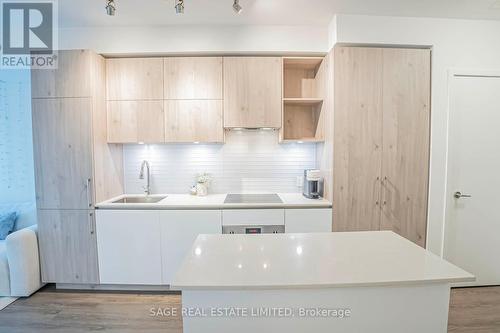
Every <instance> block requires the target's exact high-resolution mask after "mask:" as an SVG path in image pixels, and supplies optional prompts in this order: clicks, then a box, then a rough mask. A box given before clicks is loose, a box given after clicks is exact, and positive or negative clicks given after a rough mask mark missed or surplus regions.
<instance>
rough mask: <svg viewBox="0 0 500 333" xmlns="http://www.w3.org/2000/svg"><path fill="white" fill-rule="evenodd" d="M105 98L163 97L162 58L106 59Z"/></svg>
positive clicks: (159, 98) (114, 99)
mask: <svg viewBox="0 0 500 333" xmlns="http://www.w3.org/2000/svg"><path fill="white" fill-rule="evenodd" d="M106 83H107V89H106V90H107V100H109V101H128V100H161V99H163V58H119V59H118V58H117V59H106Z"/></svg>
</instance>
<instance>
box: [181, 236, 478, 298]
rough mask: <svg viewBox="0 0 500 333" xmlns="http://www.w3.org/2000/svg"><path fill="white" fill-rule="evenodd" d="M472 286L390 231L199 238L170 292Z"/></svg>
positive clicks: (464, 276) (454, 270)
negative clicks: (444, 284) (383, 286)
mask: <svg viewBox="0 0 500 333" xmlns="http://www.w3.org/2000/svg"><path fill="white" fill-rule="evenodd" d="M474 279H475V278H474V276H473V275H471V274H469V273H468V272H466V271H464V270H462V269H460V268H458V267H456V266H454V265H452V264H451V263H449V262H447V261H445V260H443V259H441V258H439V257H438V256H436V255H434V254H432V253H431V252H429V251H427V250H425V249H423V248H421V247H419V246H418V245H416V244H414V243H412V242H410V241H408V240H406V239H404V238H402V237H401V236H399V235H397V234H395V233H393V232H391V231H370V232H340V233H312V234H277V235H276V234H262V235H200V236H198V238H197V239H196V241H195V243H194V244H193V247H192V249H191V251H190V252H189V254H188V255H187V256H186V257H185V259H184V261H183V263H182V265H181V267H180V269H179V270H178V271H177V274H176V276H175V278H174V281H173V283H172V285H171V288H172V289H178V290H186V289H282V288H329V287H352V286H377V285H378V286H380V285H401V284H414V283H435V282H444V283H452V282H470V281H474Z"/></svg>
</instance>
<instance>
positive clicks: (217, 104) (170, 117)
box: [165, 100, 224, 142]
mask: <svg viewBox="0 0 500 333" xmlns="http://www.w3.org/2000/svg"><path fill="white" fill-rule="evenodd" d="M165 141H166V142H224V128H223V126H222V101H221V100H170V101H165Z"/></svg>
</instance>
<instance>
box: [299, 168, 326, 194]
mask: <svg viewBox="0 0 500 333" xmlns="http://www.w3.org/2000/svg"><path fill="white" fill-rule="evenodd" d="M302 194H303V195H304V196H305V197H306V198H308V199H319V198H321V197H322V196H323V177H321V171H320V170H304V183H303V184H302Z"/></svg>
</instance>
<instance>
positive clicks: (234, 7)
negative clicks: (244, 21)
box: [233, 0, 243, 14]
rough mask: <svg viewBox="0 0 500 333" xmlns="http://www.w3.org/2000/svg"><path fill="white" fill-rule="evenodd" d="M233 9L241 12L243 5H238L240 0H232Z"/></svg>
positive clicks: (238, 12)
mask: <svg viewBox="0 0 500 333" xmlns="http://www.w3.org/2000/svg"><path fill="white" fill-rule="evenodd" d="M233 9H234V11H235V13H236V14H241V12H242V11H243V7H241V6H240V0H234V3H233Z"/></svg>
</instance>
